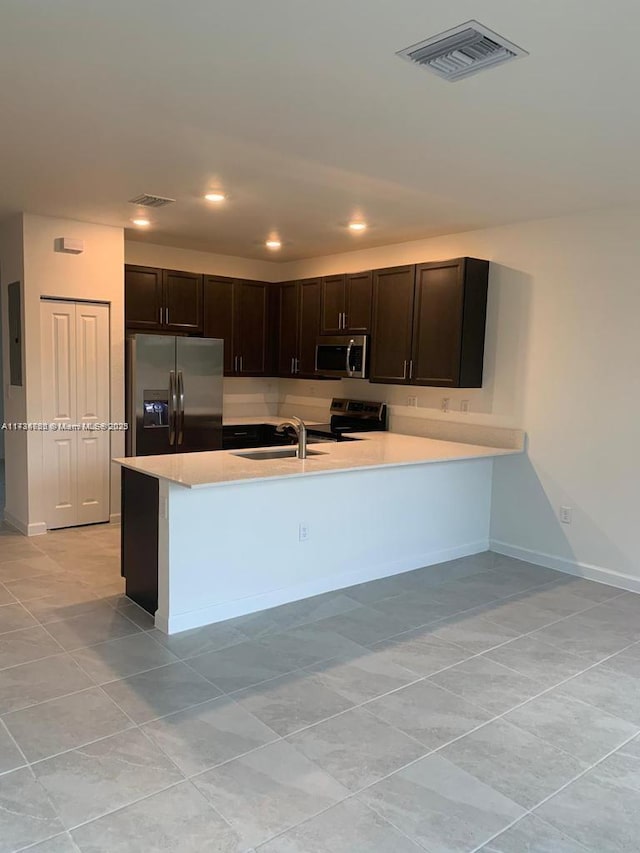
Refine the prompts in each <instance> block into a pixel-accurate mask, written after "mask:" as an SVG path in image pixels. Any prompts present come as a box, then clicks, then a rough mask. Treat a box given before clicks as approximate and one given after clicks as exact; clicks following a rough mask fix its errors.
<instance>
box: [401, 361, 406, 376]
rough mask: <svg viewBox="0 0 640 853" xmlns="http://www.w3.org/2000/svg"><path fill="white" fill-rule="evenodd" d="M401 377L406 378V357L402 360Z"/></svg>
mask: <svg viewBox="0 0 640 853" xmlns="http://www.w3.org/2000/svg"><path fill="white" fill-rule="evenodd" d="M402 378H403V379H406V378H407V359H406V358H405V360H404V361H403V362H402Z"/></svg>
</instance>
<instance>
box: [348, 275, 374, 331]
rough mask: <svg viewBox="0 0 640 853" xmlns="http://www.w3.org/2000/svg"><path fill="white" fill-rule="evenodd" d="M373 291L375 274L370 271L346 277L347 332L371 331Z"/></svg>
mask: <svg viewBox="0 0 640 853" xmlns="http://www.w3.org/2000/svg"><path fill="white" fill-rule="evenodd" d="M372 289H373V274H372V272H371V271H370V270H368V271H367V272H356V273H349V274H348V275H347V276H346V282H345V306H344V311H345V318H344V319H345V323H344V328H345V329H346V330H347V331H349V332H358V333H359V334H364V333H365V332H368V331H369V330H370V329H371V292H372Z"/></svg>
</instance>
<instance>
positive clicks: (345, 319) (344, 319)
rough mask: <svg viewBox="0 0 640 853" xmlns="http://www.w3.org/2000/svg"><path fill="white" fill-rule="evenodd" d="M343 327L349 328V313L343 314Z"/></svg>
mask: <svg viewBox="0 0 640 853" xmlns="http://www.w3.org/2000/svg"><path fill="white" fill-rule="evenodd" d="M342 328H343V329H346V328H347V315H346V314H343V315H342Z"/></svg>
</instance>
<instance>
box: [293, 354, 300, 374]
mask: <svg viewBox="0 0 640 853" xmlns="http://www.w3.org/2000/svg"><path fill="white" fill-rule="evenodd" d="M293 372H294V373H300V359H298V358H294V360H293Z"/></svg>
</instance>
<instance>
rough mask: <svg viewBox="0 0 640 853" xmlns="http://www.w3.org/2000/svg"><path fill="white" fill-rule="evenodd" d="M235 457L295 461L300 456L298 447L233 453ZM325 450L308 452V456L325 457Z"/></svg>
mask: <svg viewBox="0 0 640 853" xmlns="http://www.w3.org/2000/svg"><path fill="white" fill-rule="evenodd" d="M232 455H233V456H242V457H243V459H258V460H260V459H295V458H296V457H297V455H298V448H297V447H278V448H274V449H273V450H248V451H247V450H241V451H238V452H237V453H233V454H232ZM324 455H325V451H323V450H307V456H324Z"/></svg>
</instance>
